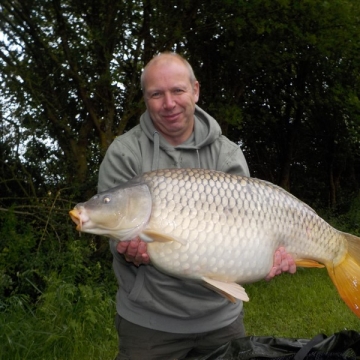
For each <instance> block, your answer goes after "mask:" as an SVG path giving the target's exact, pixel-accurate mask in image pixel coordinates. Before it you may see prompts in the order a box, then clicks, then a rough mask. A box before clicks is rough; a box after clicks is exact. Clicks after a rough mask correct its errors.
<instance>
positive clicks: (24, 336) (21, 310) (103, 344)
mask: <svg viewBox="0 0 360 360" xmlns="http://www.w3.org/2000/svg"><path fill="white" fill-rule="evenodd" d="M50 281H51V286H50V288H49V289H48V291H47V292H46V293H45V294H43V295H42V297H41V299H40V301H39V303H38V305H37V307H36V309H34V310H32V309H30V308H29V307H28V306H27V300H26V298H16V297H13V298H12V301H11V303H8V304H7V308H6V310H5V311H4V312H3V313H0V344H1V346H0V359H1V360H5V359H6V360H8V359H13V360H20V359H21V360H26V359H29V360H30V359H31V360H50V359H51V360H65V359H66V360H82V359H84V360H85V359H99V360H108V359H114V358H115V355H116V352H117V335H116V331H115V328H114V325H113V324H114V315H115V304H114V298H113V295H110V294H108V293H106V290H105V289H104V288H103V287H102V286H101V285H99V286H98V287H95V288H94V287H89V286H86V285H79V286H74V285H73V284H71V283H67V282H65V281H63V280H61V279H59V278H57V277H56V276H52V279H50Z"/></svg>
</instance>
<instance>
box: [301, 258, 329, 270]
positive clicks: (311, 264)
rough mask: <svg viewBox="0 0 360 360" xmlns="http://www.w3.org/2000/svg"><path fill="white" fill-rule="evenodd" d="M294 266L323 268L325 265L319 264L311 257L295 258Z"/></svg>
mask: <svg viewBox="0 0 360 360" xmlns="http://www.w3.org/2000/svg"><path fill="white" fill-rule="evenodd" d="M295 264H296V266H300V267H305V268H323V267H325V265H323V264H320V263H319V262H317V261H315V260H311V259H297V260H295Z"/></svg>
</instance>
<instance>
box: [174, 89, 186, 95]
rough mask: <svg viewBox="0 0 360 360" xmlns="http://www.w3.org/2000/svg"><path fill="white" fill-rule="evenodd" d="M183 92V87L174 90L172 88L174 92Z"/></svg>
mask: <svg viewBox="0 0 360 360" xmlns="http://www.w3.org/2000/svg"><path fill="white" fill-rule="evenodd" d="M183 92H184V90H183V89H175V90H174V93H175V94H182V93H183Z"/></svg>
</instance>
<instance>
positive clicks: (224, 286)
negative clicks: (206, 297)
mask: <svg viewBox="0 0 360 360" xmlns="http://www.w3.org/2000/svg"><path fill="white" fill-rule="evenodd" d="M202 279H203V280H204V281H205V283H206V284H205V286H207V287H209V288H210V289H212V290H215V291H216V292H217V293H219V294H220V295H222V296H224V297H226V298H227V299H228V300H230V301H231V302H232V303H234V302H235V301H236V300H235V299H239V300H242V301H249V296H248V294H247V293H246V291H245V289H244V288H243V287H242V286H241V285H239V284H237V283H234V282H231V283H230V282H229V283H228V282H225V281H219V280H214V279H210V278H208V277H203V278H202Z"/></svg>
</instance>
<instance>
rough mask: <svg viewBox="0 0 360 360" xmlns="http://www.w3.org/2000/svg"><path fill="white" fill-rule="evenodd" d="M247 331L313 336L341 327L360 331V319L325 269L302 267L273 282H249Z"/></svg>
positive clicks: (253, 333)
mask: <svg viewBox="0 0 360 360" xmlns="http://www.w3.org/2000/svg"><path fill="white" fill-rule="evenodd" d="M246 291H247V293H248V294H249V297H250V301H249V302H248V303H246V304H245V305H244V309H245V328H246V331H247V334H249V335H258V336H275V337H288V338H306V339H308V338H312V337H313V336H315V335H317V334H319V333H324V334H326V335H331V334H334V333H336V332H339V331H341V330H345V329H347V330H355V331H358V332H360V319H359V318H357V317H356V316H355V314H353V312H352V311H351V310H350V309H349V308H348V307H347V306H346V305H345V303H344V302H343V301H342V300H341V298H340V296H339V295H338V292H337V290H336V288H335V286H334V285H333V283H332V281H331V280H330V278H329V276H328V274H327V271H326V270H325V269H302V268H299V269H298V270H297V273H296V274H295V275H289V274H283V275H281V276H278V277H276V278H275V279H273V280H271V281H270V282H265V281H262V282H258V283H255V284H251V285H247V286H246Z"/></svg>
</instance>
